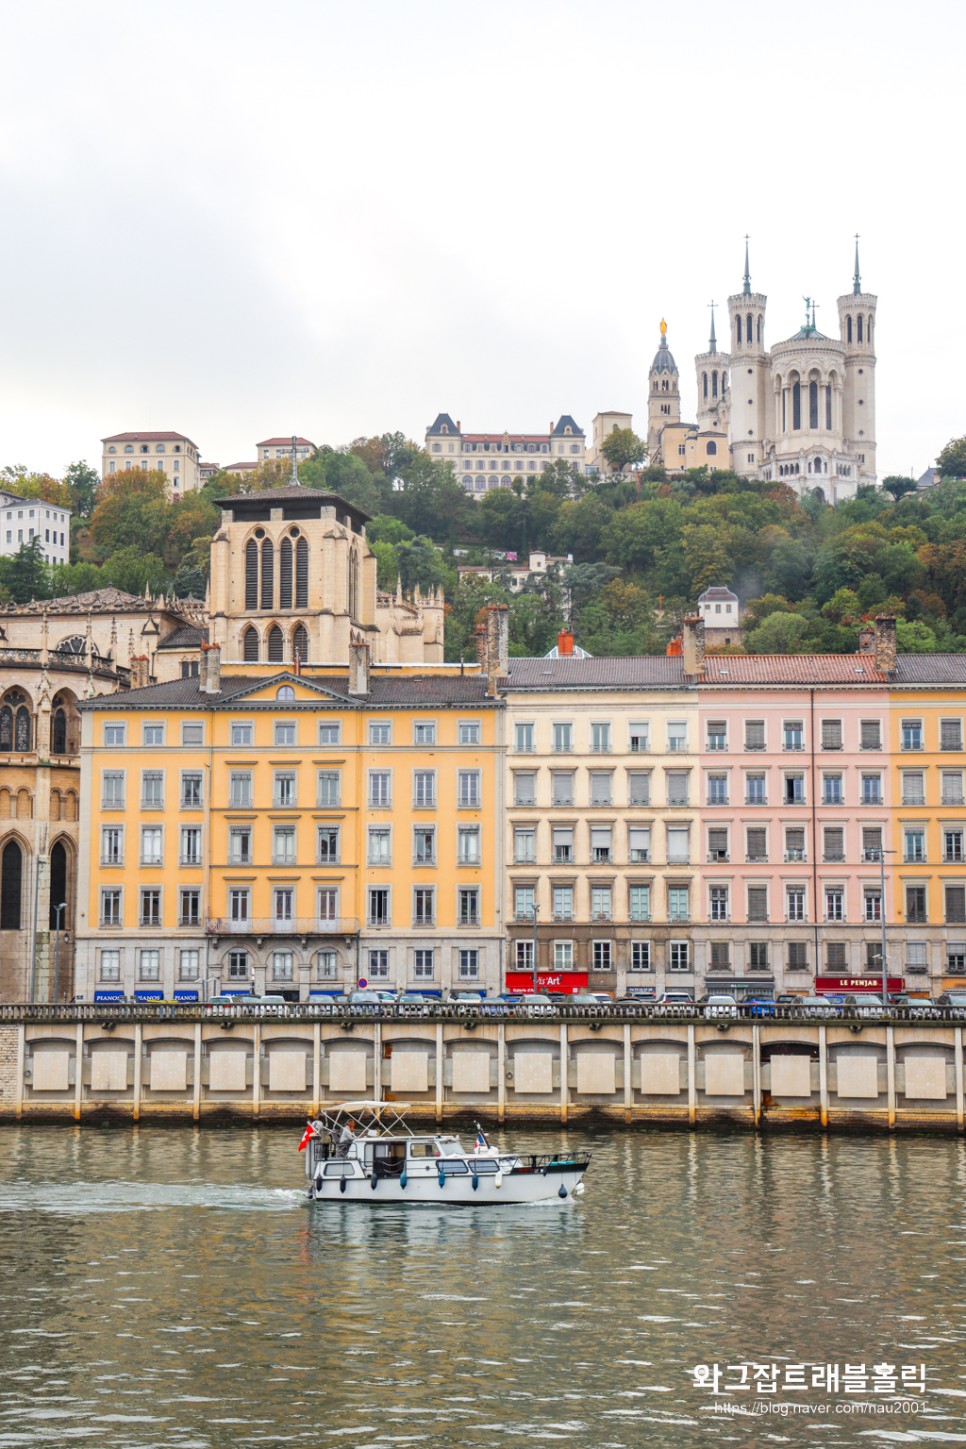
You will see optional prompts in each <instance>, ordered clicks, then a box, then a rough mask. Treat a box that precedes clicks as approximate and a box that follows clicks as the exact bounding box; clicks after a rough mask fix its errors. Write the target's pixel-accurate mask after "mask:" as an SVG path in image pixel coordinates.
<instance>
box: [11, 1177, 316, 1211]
mask: <svg viewBox="0 0 966 1449" xmlns="http://www.w3.org/2000/svg"><path fill="white" fill-rule="evenodd" d="M304 1197H305V1194H304V1193H303V1192H301V1191H299V1190H298V1189H292V1188H271V1187H257V1186H255V1185H252V1186H246V1185H245V1184H240V1183H234V1184H227V1183H213V1182H206V1183H200V1182H197V1183H196V1182H170V1183H169V1182H124V1181H106V1182H72V1181H71V1180H70V1178H69V1177H65V1178H61V1179H59V1180H57V1181H53V1180H51V1181H48V1182H32V1183H17V1182H7V1183H3V1184H0V1212H6V1213H17V1212H26V1213H37V1212H46V1213H55V1214H57V1215H58V1216H66V1217H75V1216H76V1217H89V1216H90V1214H91V1213H130V1212H163V1211H165V1210H167V1209H170V1208H220V1209H221V1210H222V1211H226V1212H258V1213H265V1212H288V1211H290V1210H292V1209H295V1208H297V1207H299V1206H301V1204H302V1202H303V1201H304Z"/></svg>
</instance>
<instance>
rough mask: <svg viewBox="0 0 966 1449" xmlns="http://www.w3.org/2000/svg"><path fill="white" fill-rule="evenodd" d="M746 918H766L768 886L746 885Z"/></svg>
mask: <svg viewBox="0 0 966 1449" xmlns="http://www.w3.org/2000/svg"><path fill="white" fill-rule="evenodd" d="M748 919H749V921H767V920H768V887H767V886H749V887H748Z"/></svg>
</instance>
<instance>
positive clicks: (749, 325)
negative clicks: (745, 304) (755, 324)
mask: <svg viewBox="0 0 966 1449" xmlns="http://www.w3.org/2000/svg"><path fill="white" fill-rule="evenodd" d="M745 322H746V324H747V327H748V346H749V347H750V346H751V338H752V331H751V313H750V312H749V313H748V316H747V317H746V318H745Z"/></svg>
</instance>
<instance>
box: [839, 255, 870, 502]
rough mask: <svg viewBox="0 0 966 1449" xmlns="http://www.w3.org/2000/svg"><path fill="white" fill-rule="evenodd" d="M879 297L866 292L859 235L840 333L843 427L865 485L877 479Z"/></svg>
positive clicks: (842, 301)
mask: <svg viewBox="0 0 966 1449" xmlns="http://www.w3.org/2000/svg"><path fill="white" fill-rule="evenodd" d="M877 300H878V299H877V298H876V297H874V296H873V295H872V293H871V292H863V290H862V277H861V274H860V271H859V239H858V237H856V239H855V274H854V276H853V278H852V290H851V292H847V293H846V294H845V296H843V297H839V299H838V307H839V334H840V337H841V340H842V343H843V344H844V347H845V378H844V382H843V386H842V431H843V433H844V434H845V436H846V437H847V438H848V439H849V440H850V442H851V451H852V452H853V454H854V456H855V460H856V470H857V473H858V482H859V485H860V486H861V485H862V484H866V483H874V482H875V480H876V465H875V350H874V348H875V307H876V302H877Z"/></svg>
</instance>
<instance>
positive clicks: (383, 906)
mask: <svg viewBox="0 0 966 1449" xmlns="http://www.w3.org/2000/svg"><path fill="white" fill-rule="evenodd" d="M367 894H368V907H367V911H366V919H367V921H368V923H369V925H370V926H388V925H389V890H388V888H387V887H386V886H370V887H369V889H368V893H367Z"/></svg>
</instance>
